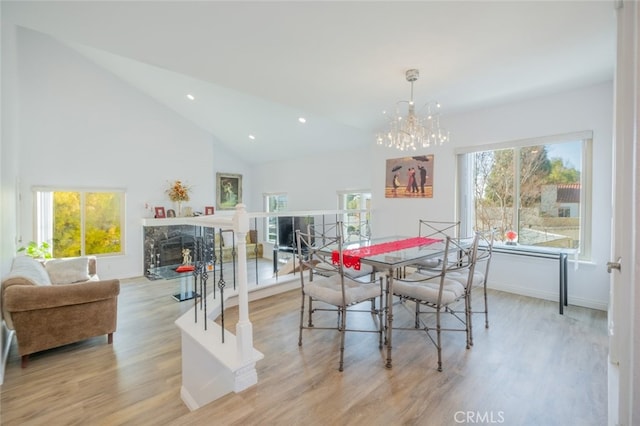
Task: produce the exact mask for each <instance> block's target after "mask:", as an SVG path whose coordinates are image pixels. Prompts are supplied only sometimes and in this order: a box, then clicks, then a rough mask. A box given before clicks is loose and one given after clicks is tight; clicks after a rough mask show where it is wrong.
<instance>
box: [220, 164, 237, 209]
mask: <svg viewBox="0 0 640 426" xmlns="http://www.w3.org/2000/svg"><path fill="white" fill-rule="evenodd" d="M240 203H242V175H239V174H235V173H220V172H218V173H216V208H217V209H218V210H233V209H235V208H236V204H240Z"/></svg>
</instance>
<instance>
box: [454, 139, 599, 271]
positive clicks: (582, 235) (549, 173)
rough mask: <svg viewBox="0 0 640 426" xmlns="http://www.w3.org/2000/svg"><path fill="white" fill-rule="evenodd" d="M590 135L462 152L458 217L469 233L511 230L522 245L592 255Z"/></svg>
mask: <svg viewBox="0 0 640 426" xmlns="http://www.w3.org/2000/svg"><path fill="white" fill-rule="evenodd" d="M590 152H591V133H590V132H584V133H580V134H575V135H565V136H557V137H550V138H540V139H535V140H528V141H519V142H516V143H512V144H500V145H493V146H489V147H483V148H482V150H478V151H475V150H474V151H469V152H463V153H459V168H458V169H459V176H460V186H459V188H460V193H459V198H460V218H461V222H462V224H463V225H462V226H463V231H465V230H467V229H477V230H488V229H491V228H493V229H496V230H497V235H496V236H497V239H498V240H499V241H504V240H505V239H506V236H505V234H506V233H507V232H508V231H515V232H516V233H517V235H518V237H517V243H518V244H522V245H533V246H547V247H565V248H577V249H579V252H580V257H581V258H583V259H585V258H588V256H590V233H589V232H588V230H589V229H590V212H591V209H590V203H589V200H590V186H591V185H590V176H589V171H590V168H591V167H590Z"/></svg>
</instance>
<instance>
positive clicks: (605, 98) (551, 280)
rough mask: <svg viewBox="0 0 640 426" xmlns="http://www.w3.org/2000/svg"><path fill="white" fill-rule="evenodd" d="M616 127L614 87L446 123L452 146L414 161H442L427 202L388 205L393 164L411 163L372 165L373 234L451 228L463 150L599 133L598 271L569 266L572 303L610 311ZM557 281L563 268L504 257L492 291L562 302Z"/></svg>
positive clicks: (378, 154)
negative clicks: (445, 223)
mask: <svg viewBox="0 0 640 426" xmlns="http://www.w3.org/2000/svg"><path fill="white" fill-rule="evenodd" d="M612 120H613V85H612V83H611V82H607V83H603V84H599V85H595V86H592V87H588V88H584V89H581V90H574V91H570V92H566V93H559V94H556V95H553V96H547V97H541V98H536V99H531V100H527V101H521V102H517V103H513V104H508V105H503V106H498V107H494V108H486V109H483V110H478V111H472V112H466V113H462V114H457V115H451V116H447V117H445V119H444V122H445V123H446V126H447V128H448V129H449V130H450V131H451V135H452V142H451V143H450V144H448V145H445V146H441V147H436V148H431V149H421V150H418V151H416V152H415V153H412V154H411V155H421V154H434V156H435V158H434V164H435V171H434V196H433V198H432V199H425V200H415V199H385V198H384V179H385V176H384V174H385V167H384V166H385V161H386V159H387V158H395V157H403V156H406V155H403V154H402V153H401V152H398V151H395V152H394V151H390V150H389V149H388V148H382V147H377V146H375V147H374V152H373V162H372V169H373V171H374V175H373V184H372V186H373V188H374V193H373V197H374V199H373V204H374V209H375V214H374V216H373V224H372V226H373V229H374V233H375V234H379V235H382V234H387V235H389V234H397V235H412V234H415V233H416V232H417V227H418V220H419V219H421V218H423V219H432V220H447V219H451V218H454V217H455V211H456V195H455V194H456V181H455V177H456V158H455V154H454V151H455V149H456V148H458V147H468V146H474V145H483V144H488V143H498V142H507V141H515V140H520V139H527V138H535V137H541V136H549V135H558V134H565V133H570V132H577V131H582V130H592V131H593V134H594V140H593V158H594V162H593V205H592V208H593V211H592V215H593V222H592V229H591V231H592V239H593V259H592V262H591V263H582V262H581V263H579V264H577V265H576V264H575V263H574V262H572V264H571V265H570V267H569V302H570V303H572V304H579V305H584V306H589V307H595V308H598V309H606V306H607V300H608V283H609V277H608V275H607V273H606V268H605V265H606V262H607V260H608V257H609V243H610V220H611V219H610V218H611V197H610V193H611V155H612V154H611V152H612V151H611V150H612V123H613V121H612ZM576 268H577V269H576ZM557 277H558V267H557V262H553V261H545V260H537V259H528V258H526V259H525V258H519V257H515V256H500V255H497V256H496V257H495V261H494V262H493V263H492V270H491V275H490V284H491V286H492V287H494V288H499V289H504V290H509V291H514V292H518V293H521V294H526V295H532V296H536V297H542V298H547V299H550V300H557V297H558V278H557Z"/></svg>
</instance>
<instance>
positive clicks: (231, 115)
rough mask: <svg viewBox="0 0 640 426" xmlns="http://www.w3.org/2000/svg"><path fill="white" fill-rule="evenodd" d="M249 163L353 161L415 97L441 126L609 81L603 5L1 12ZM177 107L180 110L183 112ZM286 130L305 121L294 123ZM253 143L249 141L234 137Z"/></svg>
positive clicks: (149, 5)
mask: <svg viewBox="0 0 640 426" xmlns="http://www.w3.org/2000/svg"><path fill="white" fill-rule="evenodd" d="M1 7H2V20H3V21H5V22H8V23H14V24H16V25H19V26H23V27H25V28H29V29H32V30H36V31H40V32H42V33H45V34H48V35H51V36H52V37H54V38H56V39H58V40H59V41H60V42H62V43H64V44H67V45H69V46H71V47H73V48H74V49H76V50H77V51H78V52H80V53H81V54H83V55H85V56H86V57H88V58H89V59H90V60H92V61H94V62H95V63H97V64H98V65H100V66H102V67H104V68H106V69H108V70H109V71H111V72H113V73H114V74H116V75H117V76H118V77H120V78H122V79H123V80H125V81H127V82H128V83H130V84H132V85H133V86H135V87H137V88H138V89H139V90H140V91H142V92H144V93H146V94H148V95H149V96H151V97H153V98H154V99H156V100H157V101H159V102H161V103H163V104H165V105H166V106H168V107H169V108H172V109H173V110H175V111H176V112H177V113H179V114H181V115H183V116H185V117H186V118H188V119H190V120H192V121H193V122H194V123H196V124H197V125H198V126H200V127H202V128H203V129H206V130H207V131H209V132H210V133H211V134H212V135H213V136H214V137H215V138H216V139H218V140H219V141H220V142H221V143H224V144H225V145H227V146H228V148H229V150H230V151H232V152H235V153H236V154H237V155H239V156H241V157H243V158H245V159H246V160H247V161H249V162H250V163H261V162H269V161H273V160H275V159H278V158H284V157H288V158H291V157H298V156H305V155H312V154H313V153H315V152H318V151H319V150H326V149H335V150H344V149H358V148H363V147H369V146H370V145H372V144H373V143H374V134H375V133H376V132H377V131H380V130H384V128H385V119H384V116H383V115H382V112H383V111H384V110H390V109H392V108H393V107H394V105H395V102H397V101H398V100H407V99H408V98H409V89H410V86H409V83H407V81H406V80H405V71H406V70H407V69H409V68H417V69H419V70H420V78H419V80H418V81H417V82H416V83H415V86H414V88H415V90H414V97H415V99H416V104H418V105H420V104H421V103H423V102H426V101H428V100H438V101H439V102H440V103H441V104H442V105H443V113H444V115H443V121H444V122H445V124H446V115H447V114H455V113H457V112H461V111H466V110H472V109H477V108H482V107H486V106H491V105H498V104H503V103H508V102H511V101H514V100H517V99H526V98H531V97H536V96H540V95H544V94H548V93H553V92H559V91H563V90H570V89H574V88H578V87H582V86H588V85H591V84H596V83H600V82H604V81H610V80H612V79H613V72H614V62H615V13H614V9H613V2H611V1H604V0H603V1H494V2H489V1H479V0H476V1H446V2H444V1H442V2H437V1H409V2H397V1H387V2H382V1H374V2H361V1H357V2H348V1H335V2H330V1H317V2H314V1H297V2H293V1H285V2H271V1H256V2H248V1H234V2H221V1H193V2H191V1H139V2H138V1H135V2H134V1H84V2H56V1H45V2H34V1H28V2H27V1H21V2H11V1H2V6H1ZM187 94H191V95H193V97H194V99H193V100H190V99H188V98H187ZM299 117H305V118H306V120H307V122H306V123H305V124H301V123H299V122H298V118H299ZM250 134H251V135H254V136H255V139H249V135H250Z"/></svg>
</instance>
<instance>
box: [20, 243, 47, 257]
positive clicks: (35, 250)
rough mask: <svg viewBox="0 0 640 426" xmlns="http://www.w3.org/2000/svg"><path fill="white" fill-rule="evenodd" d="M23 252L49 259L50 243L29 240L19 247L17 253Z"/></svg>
mask: <svg viewBox="0 0 640 426" xmlns="http://www.w3.org/2000/svg"><path fill="white" fill-rule="evenodd" d="M20 252H24V254H26V255H27V256H31V257H33V258H34V259H51V258H52V257H53V256H51V245H50V244H49V243H47V242H46V241H44V242H42V243H41V244H39V245H38V243H36V242H35V241H29V244H27V245H26V246H23V247H20V248H19V249H18V253H20Z"/></svg>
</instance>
